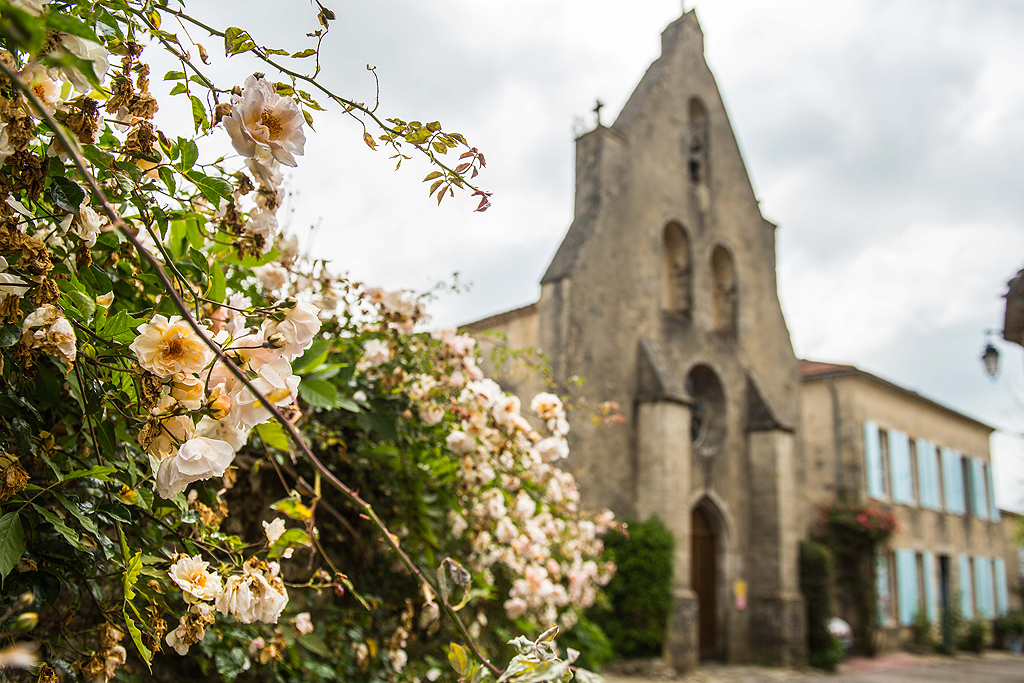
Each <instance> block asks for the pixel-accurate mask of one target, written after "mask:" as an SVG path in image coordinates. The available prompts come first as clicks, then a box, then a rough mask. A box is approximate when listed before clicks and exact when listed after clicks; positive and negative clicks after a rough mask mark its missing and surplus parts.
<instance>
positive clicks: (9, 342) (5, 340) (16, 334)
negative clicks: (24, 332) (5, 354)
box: [0, 325, 21, 349]
mask: <svg viewBox="0 0 1024 683" xmlns="http://www.w3.org/2000/svg"><path fill="white" fill-rule="evenodd" d="M19 339H21V328H20V327H18V326H17V325H4V326H3V327H0V349H6V348H8V347H11V346H14V345H15V344H17V343H18V340H19Z"/></svg>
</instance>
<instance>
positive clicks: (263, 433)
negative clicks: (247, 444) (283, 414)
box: [256, 420, 288, 452]
mask: <svg viewBox="0 0 1024 683" xmlns="http://www.w3.org/2000/svg"><path fill="white" fill-rule="evenodd" d="M256 433H257V434H259V437H260V438H261V439H262V440H263V443H265V444H267V445H268V446H270V447H272V448H276V449H277V450H279V451H286V452H287V451H288V435H287V434H286V433H285V431H284V428H283V427H282V426H281V424H280V423H279V422H276V421H273V420H272V421H270V422H264V423H262V424H259V425H257V426H256Z"/></svg>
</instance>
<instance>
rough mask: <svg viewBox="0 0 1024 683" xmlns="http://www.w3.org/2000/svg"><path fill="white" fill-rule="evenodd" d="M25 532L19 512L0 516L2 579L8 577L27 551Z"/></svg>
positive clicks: (0, 569)
mask: <svg viewBox="0 0 1024 683" xmlns="http://www.w3.org/2000/svg"><path fill="white" fill-rule="evenodd" d="M24 536H25V534H24V532H23V531H22V528H21V517H19V516H18V513H17V512H8V513H7V514H6V515H4V516H3V517H0V579H5V578H7V575H8V574H10V573H11V570H12V569H14V567H15V565H17V564H18V561H19V560H21V554H22V553H23V552H25V540H24Z"/></svg>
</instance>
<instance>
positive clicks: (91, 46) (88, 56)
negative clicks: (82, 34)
mask: <svg viewBox="0 0 1024 683" xmlns="http://www.w3.org/2000/svg"><path fill="white" fill-rule="evenodd" d="M61 42H62V43H63V44H64V47H65V48H67V51H68V52H70V53H71V54H73V55H75V56H76V57H80V58H82V59H84V60H86V61H89V62H92V71H93V73H94V74H96V78H98V79H99V80H100V82H101V83H102V82H103V78H104V77H105V76H106V75H107V71H108V70H109V69H110V58H109V56H108V55H107V48H105V47H103V46H102V45H100V44H99V43H95V42H93V41H91V40H86V39H85V38H79V37H78V36H73V35H71V34H69V33H65V34H64V35H62V36H61ZM59 71H60V75H61V76H62V77H63V78H64V80H66V81H67V82H68V83H70V84H71V85H72V86H74V88H75V90H77V91H78V92H80V93H83V94H85V93H89V92H90V91H92V84H91V83H89V80H88V79H87V78H86V77H85V76H83V75H82V74H81V72H79V71H78V69H76V68H74V67H73V66H63V67H60V69H59Z"/></svg>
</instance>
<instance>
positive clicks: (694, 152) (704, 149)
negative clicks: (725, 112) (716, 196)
mask: <svg viewBox="0 0 1024 683" xmlns="http://www.w3.org/2000/svg"><path fill="white" fill-rule="evenodd" d="M687 109H688V112H687V114H688V121H687V126H686V138H687V152H688V154H687V167H688V168H689V172H690V182H692V183H695V184H701V183H704V184H707V175H708V159H709V156H708V146H709V144H710V141H711V136H710V134H709V133H710V131H709V130H708V111H707V109H705V108H704V103H703V102H701V101H700V99H699V98H697V97H691V98H690V106H689V107H688V108H687Z"/></svg>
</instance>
